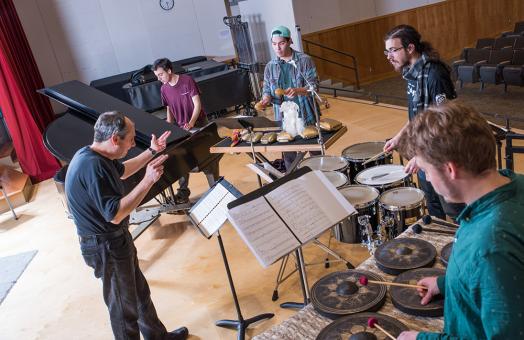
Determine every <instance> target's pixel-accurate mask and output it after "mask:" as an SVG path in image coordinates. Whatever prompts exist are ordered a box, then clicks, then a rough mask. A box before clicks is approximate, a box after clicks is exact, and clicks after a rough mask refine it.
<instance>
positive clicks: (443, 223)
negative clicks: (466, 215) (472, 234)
mask: <svg viewBox="0 0 524 340" xmlns="http://www.w3.org/2000/svg"><path fill="white" fill-rule="evenodd" d="M422 222H424V224H431V223H435V224H438V225H441V226H444V227H449V228H453V229H458V228H459V227H460V226H459V225H458V224H455V223H451V222H447V221H442V220H439V219H433V218H432V217H431V216H430V215H424V217H422Z"/></svg>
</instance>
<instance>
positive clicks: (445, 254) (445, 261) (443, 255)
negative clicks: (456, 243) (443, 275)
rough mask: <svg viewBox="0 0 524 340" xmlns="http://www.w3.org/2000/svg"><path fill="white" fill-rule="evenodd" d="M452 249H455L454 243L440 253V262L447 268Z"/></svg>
mask: <svg viewBox="0 0 524 340" xmlns="http://www.w3.org/2000/svg"><path fill="white" fill-rule="evenodd" d="M451 249H453V242H450V243H448V244H446V245H445V246H444V247H442V250H441V251H440V260H441V261H442V263H443V264H444V265H445V266H446V267H447V266H448V262H449V257H450V256H451Z"/></svg>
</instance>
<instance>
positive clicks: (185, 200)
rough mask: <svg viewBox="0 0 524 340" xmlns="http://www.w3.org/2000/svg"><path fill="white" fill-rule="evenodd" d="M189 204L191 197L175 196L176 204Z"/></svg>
mask: <svg viewBox="0 0 524 340" xmlns="http://www.w3.org/2000/svg"><path fill="white" fill-rule="evenodd" d="M186 203H189V196H187V197H186V196H179V195H175V204H186Z"/></svg>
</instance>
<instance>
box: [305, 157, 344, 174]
mask: <svg viewBox="0 0 524 340" xmlns="http://www.w3.org/2000/svg"><path fill="white" fill-rule="evenodd" d="M348 164H349V163H348V161H347V160H346V159H345V158H344V157H339V156H327V155H324V156H312V157H309V158H305V159H303V160H302V161H301V162H300V163H299V164H298V167H299V168H302V167H304V166H308V167H310V168H311V169H312V170H320V171H338V172H341V173H343V174H347V168H348Z"/></svg>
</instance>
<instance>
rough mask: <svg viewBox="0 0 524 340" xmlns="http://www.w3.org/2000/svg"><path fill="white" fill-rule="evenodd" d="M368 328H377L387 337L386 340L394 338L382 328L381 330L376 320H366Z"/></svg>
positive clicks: (393, 339)
mask: <svg viewBox="0 0 524 340" xmlns="http://www.w3.org/2000/svg"><path fill="white" fill-rule="evenodd" d="M368 326H369V327H370V328H375V327H376V328H378V329H379V330H380V331H381V332H382V333H384V334H386V335H387V336H388V338H390V339H392V340H395V339H396V337H394V336H393V335H391V334H389V332H388V331H386V330H385V329H384V328H382V327H381V326H380V325H379V324H378V320H377V318H369V319H368Z"/></svg>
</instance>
